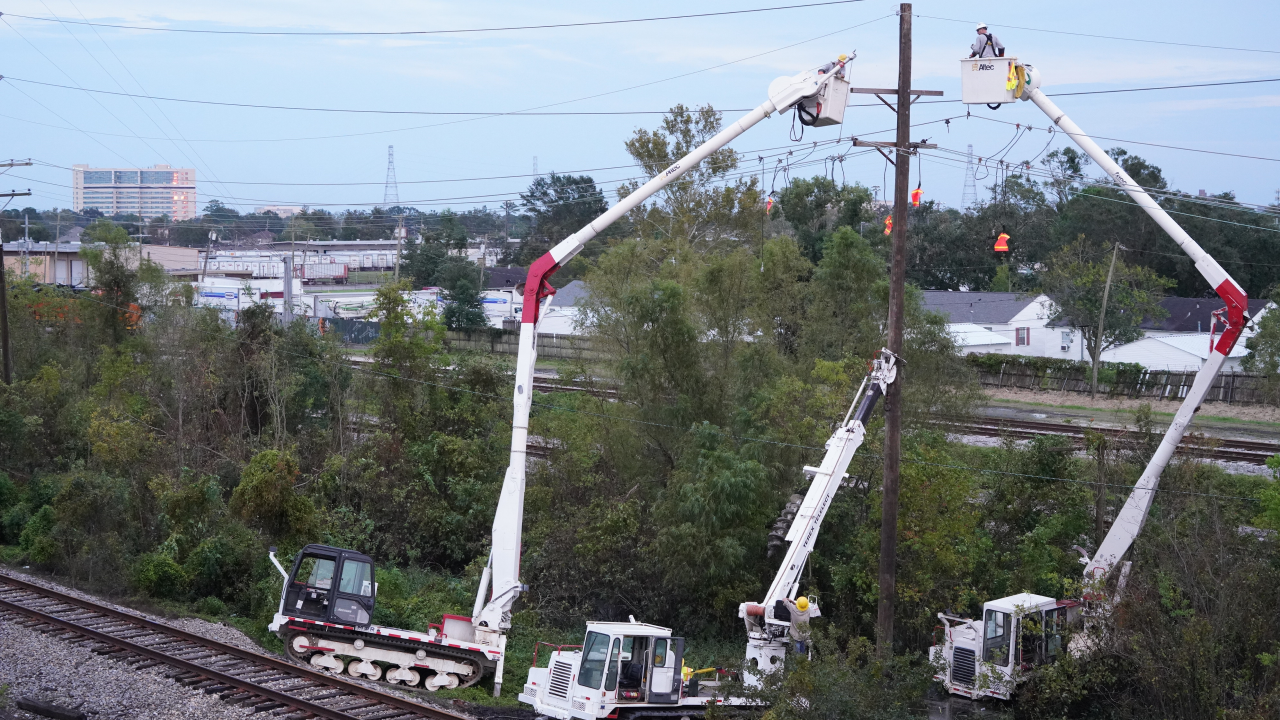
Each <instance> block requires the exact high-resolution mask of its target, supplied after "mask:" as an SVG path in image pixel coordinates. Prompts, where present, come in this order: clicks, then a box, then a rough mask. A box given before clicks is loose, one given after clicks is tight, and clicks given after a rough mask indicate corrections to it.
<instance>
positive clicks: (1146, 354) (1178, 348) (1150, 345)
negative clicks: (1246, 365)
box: [1102, 333, 1249, 372]
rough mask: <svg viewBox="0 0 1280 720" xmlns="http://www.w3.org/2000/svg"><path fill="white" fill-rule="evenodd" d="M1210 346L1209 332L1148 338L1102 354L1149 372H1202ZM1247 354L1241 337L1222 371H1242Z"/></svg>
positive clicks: (1109, 359) (1105, 360) (1103, 356)
mask: <svg viewBox="0 0 1280 720" xmlns="http://www.w3.org/2000/svg"><path fill="white" fill-rule="evenodd" d="M1209 345H1210V337H1209V333H1182V334H1175V335H1148V336H1147V337H1144V338H1142V339H1141V340H1135V341H1134V342H1131V343H1129V344H1127V345H1118V346H1116V347H1113V348H1111V349H1110V350H1104V351H1102V361H1103V362H1125V363H1138V364H1139V365H1141V366H1143V367H1144V368H1146V369H1148V370H1174V371H1181V370H1199V369H1200V366H1201V365H1203V364H1204V361H1205V360H1208V359H1209ZM1248 354H1249V351H1248V350H1246V349H1245V347H1244V339H1243V338H1242V339H1241V340H1239V341H1238V342H1236V346H1235V347H1233V348H1231V354H1230V355H1228V356H1227V361H1226V362H1224V363H1223V364H1222V370H1223V371H1224V372H1231V371H1236V372H1239V370H1240V361H1241V360H1243V359H1244V357H1245V356H1246V355H1248Z"/></svg>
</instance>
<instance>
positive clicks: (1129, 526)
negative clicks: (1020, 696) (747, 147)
mask: <svg viewBox="0 0 1280 720" xmlns="http://www.w3.org/2000/svg"><path fill="white" fill-rule="evenodd" d="M1023 67H1024V68H1025V69H1026V74H1027V86H1028V89H1027V91H1026V93H1025V94H1024V95H1023V99H1024V100H1030V101H1031V102H1033V103H1035V104H1036V107H1038V108H1040V109H1041V110H1043V111H1044V114H1045V115H1048V116H1049V118H1050V119H1051V120H1053V122H1054V124H1055V125H1057V126H1058V127H1059V128H1060V129H1061V130H1062V131H1063V132H1065V133H1066V134H1067V135H1068V136H1069V137H1070V138H1071V139H1072V140H1074V141H1075V143H1076V144H1077V145H1079V146H1080V148H1081V149H1082V150H1084V151H1085V153H1087V154H1088V155H1089V157H1090V158H1091V159H1092V160H1093V161H1094V162H1096V163H1098V166H1099V167H1101V168H1102V169H1103V170H1106V172H1107V174H1108V175H1110V176H1111V178H1112V179H1114V180H1115V182H1116V184H1117V185H1119V186H1120V189H1121V190H1124V191H1125V193H1127V194H1128V195H1129V197H1130V198H1132V199H1133V201H1134V202H1135V203H1137V205H1138V206H1139V207H1141V208H1142V209H1143V210H1145V211H1146V212H1147V214H1148V215H1150V216H1151V219H1153V220H1155V221H1156V224H1157V225H1159V226H1160V227H1161V228H1163V229H1164V231H1165V232H1167V233H1169V236H1170V237H1172V238H1173V240H1174V242H1176V243H1178V246H1179V247H1181V248H1182V250H1183V251H1184V252H1185V253H1187V255H1188V256H1189V257H1190V258H1191V259H1192V260H1193V261H1195V264H1196V269H1197V270H1199V271H1200V274H1201V275H1202V276H1203V277H1204V279H1205V280H1207V281H1209V286H1210V287H1212V288H1213V289H1214V291H1216V292H1217V293H1218V297H1220V298H1222V301H1223V302H1224V303H1226V308H1224V309H1225V310H1226V312H1225V313H1223V312H1222V311H1221V310H1219V311H1218V312H1217V313H1215V314H1214V317H1215V319H1218V320H1221V321H1222V322H1223V323H1224V325H1225V328H1224V329H1223V331H1222V335H1221V337H1219V338H1217V342H1214V338H1213V335H1212V334H1211V335H1210V344H1211V350H1210V353H1209V359H1208V360H1206V361H1205V363H1204V365H1203V366H1201V368H1200V371H1199V372H1198V373H1197V374H1196V379H1195V381H1194V382H1193V383H1192V385H1191V390H1190V391H1189V392H1188V393H1187V397H1186V399H1185V400H1183V402H1182V405H1181V406H1180V407H1179V408H1178V412H1177V413H1176V414H1175V415H1174V418H1173V422H1172V423H1170V425H1169V429H1168V430H1167V431H1165V434H1164V439H1162V440H1161V441H1160V447H1159V448H1157V449H1156V452H1155V455H1153V456H1152V458H1151V462H1150V463H1148V464H1147V468H1146V470H1144V471H1143V473H1142V477H1140V478H1139V479H1138V483H1137V485H1135V486H1134V488H1133V492H1132V493H1130V495H1129V498H1128V500H1126V501H1125V504H1124V507H1123V508H1121V510H1120V512H1119V513H1118V514H1117V515H1116V519H1115V522H1114V523H1113V524H1112V525H1111V531H1110V532H1108V533H1107V536H1106V537H1105V538H1104V539H1103V541H1102V544H1101V545H1100V546H1099V547H1098V550H1097V551H1096V552H1095V553H1094V554H1093V558H1092V559H1089V560H1087V561H1083V562H1084V563H1085V569H1084V576H1085V579H1086V580H1088V581H1101V580H1102V579H1105V578H1106V577H1107V576H1108V575H1110V574H1111V572H1112V570H1114V568H1115V566H1116V564H1117V563H1118V562H1120V559H1121V558H1122V557H1123V556H1124V554H1125V553H1126V552H1128V550H1129V548H1130V546H1132V545H1133V541H1134V539H1135V538H1137V536H1138V533H1139V532H1141V531H1142V525H1143V523H1145V522H1146V520H1147V513H1148V511H1150V509H1151V503H1152V501H1153V500H1154V499H1155V494H1156V488H1157V486H1159V484H1160V473H1161V472H1163V471H1164V468H1165V466H1166V465H1168V464H1169V460H1170V458H1172V457H1173V453H1174V451H1175V450H1177V449H1178V444H1179V443H1180V442H1182V436H1183V435H1184V434H1185V433H1186V430H1187V425H1189V424H1190V423H1191V419H1192V417H1193V416H1194V415H1195V413H1196V412H1197V411H1198V410H1199V409H1200V403H1201V402H1202V401H1203V400H1204V398H1205V396H1206V395H1207V394H1208V393H1209V387H1210V386H1211V385H1212V384H1213V380H1214V378H1215V377H1217V375H1218V371H1219V370H1220V369H1221V368H1222V363H1223V362H1225V361H1226V359H1227V355H1228V354H1229V353H1230V352H1231V349H1232V348H1233V347H1235V344H1236V340H1237V339H1239V337H1240V332H1241V331H1242V330H1244V326H1245V323H1246V322H1247V321H1248V309H1249V298H1248V296H1246V295H1245V292H1244V289H1243V288H1241V287H1240V285H1239V284H1237V283H1236V281H1235V280H1233V279H1232V278H1231V276H1230V275H1228V274H1227V271H1226V270H1224V269H1223V268H1222V266H1221V265H1219V264H1218V262H1217V261H1216V260H1214V259H1213V258H1212V257H1210V256H1209V254H1208V253H1206V252H1205V251H1204V249H1203V248H1201V247H1200V245H1198V244H1197V243H1196V241H1195V240H1193V239H1191V236H1190V235H1188V234H1187V232H1186V231H1185V230H1183V229H1182V228H1181V227H1180V226H1179V225H1178V223H1176V222H1174V220H1173V218H1171V217H1169V213H1167V212H1165V211H1164V208H1161V207H1160V205H1159V204H1157V203H1156V201H1155V200H1153V199H1151V196H1150V195H1148V194H1147V193H1146V191H1144V190H1143V189H1142V188H1141V187H1139V186H1138V184H1137V183H1136V182H1134V181H1133V178H1131V177H1129V174H1128V173H1126V172H1125V171H1124V169H1122V168H1121V167H1120V166H1119V165H1117V164H1116V162H1115V161H1114V160H1112V159H1111V157H1110V156H1109V155H1107V154H1106V153H1105V152H1103V151H1102V148H1100V147H1098V144H1097V143H1095V142H1094V141H1093V139H1092V138H1090V137H1089V136H1088V135H1085V134H1084V131H1083V130H1081V129H1080V128H1079V126H1077V125H1076V124H1075V123H1073V122H1071V119H1070V118H1068V117H1067V116H1066V114H1065V113H1063V112H1062V111H1061V110H1059V109H1058V106H1057V105H1055V104H1054V103H1053V101H1052V100H1050V99H1049V98H1048V97H1047V96H1046V95H1045V94H1044V93H1042V92H1040V89H1039V85H1040V81H1039V77H1038V74H1037V73H1036V71H1035V69H1034V68H1033V67H1032V66H1030V65H1025V66H1023ZM1224 314H1225V317H1224ZM1211 332H1212V331H1211Z"/></svg>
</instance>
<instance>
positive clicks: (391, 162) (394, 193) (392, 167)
mask: <svg viewBox="0 0 1280 720" xmlns="http://www.w3.org/2000/svg"><path fill="white" fill-rule="evenodd" d="M399 204H400V188H399V187H398V186H397V185H396V146H395V145H388V146H387V187H386V189H385V190H383V191H382V205H383V207H395V206H396V205H399Z"/></svg>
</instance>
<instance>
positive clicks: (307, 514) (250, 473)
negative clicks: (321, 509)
mask: <svg viewBox="0 0 1280 720" xmlns="http://www.w3.org/2000/svg"><path fill="white" fill-rule="evenodd" d="M297 480H298V463H297V461H295V460H294V459H293V457H292V456H291V455H289V454H287V453H282V452H280V451H278V450H264V451H263V452H260V453H258V454H257V455H254V456H253V459H252V460H250V461H249V464H248V465H246V466H245V468H244V471H243V472H241V473H240V484H239V485H237V486H236V489H235V490H234V491H233V492H232V493H231V510H232V512H234V513H236V514H237V515H239V516H240V517H242V518H244V519H245V521H246V522H248V523H250V524H252V525H255V526H257V527H259V528H261V529H262V530H265V531H266V532H267V534H269V535H271V536H272V537H277V538H282V537H300V536H306V535H309V534H311V533H313V532H314V528H315V514H316V511H315V506H314V505H312V504H311V501H310V500H309V499H307V498H305V497H303V496H301V495H299V494H298V493H297V492H296V491H295V490H294V487H293V486H294V483H296V482H297Z"/></svg>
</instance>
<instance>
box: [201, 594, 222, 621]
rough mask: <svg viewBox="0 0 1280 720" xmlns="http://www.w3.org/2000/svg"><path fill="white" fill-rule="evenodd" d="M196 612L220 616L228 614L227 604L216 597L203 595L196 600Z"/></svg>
mask: <svg viewBox="0 0 1280 720" xmlns="http://www.w3.org/2000/svg"><path fill="white" fill-rule="evenodd" d="M196 612H198V613H200V614H201V615H212V616H214V617H219V616H222V615H226V614H227V604H226V603H224V602H222V601H221V600H219V599H218V598H216V597H203V598H200V599H199V600H197V601H196Z"/></svg>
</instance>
